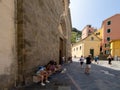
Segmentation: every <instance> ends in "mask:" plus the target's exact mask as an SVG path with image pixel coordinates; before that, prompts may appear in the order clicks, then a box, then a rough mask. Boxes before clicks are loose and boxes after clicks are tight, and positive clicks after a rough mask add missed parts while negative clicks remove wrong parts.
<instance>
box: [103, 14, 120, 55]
mask: <svg viewBox="0 0 120 90" xmlns="http://www.w3.org/2000/svg"><path fill="white" fill-rule="evenodd" d="M119 23H120V14H116V15H114V16H112V17H110V18H108V19H106V20H104V21H103V23H102V28H103V37H102V52H103V54H110V52H111V51H110V41H111V40H117V39H120V35H119V33H120V25H119Z"/></svg>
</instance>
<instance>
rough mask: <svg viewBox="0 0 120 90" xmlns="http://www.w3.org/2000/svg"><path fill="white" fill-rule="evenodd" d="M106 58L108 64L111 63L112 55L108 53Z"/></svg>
mask: <svg viewBox="0 0 120 90" xmlns="http://www.w3.org/2000/svg"><path fill="white" fill-rule="evenodd" d="M107 59H108V64H109V65H111V64H112V63H111V61H112V59H113V58H112V55H111V54H109V56H108V57H107Z"/></svg>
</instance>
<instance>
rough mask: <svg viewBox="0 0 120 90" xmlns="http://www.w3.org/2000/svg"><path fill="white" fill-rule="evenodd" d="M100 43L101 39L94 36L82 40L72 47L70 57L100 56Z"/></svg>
mask: <svg viewBox="0 0 120 90" xmlns="http://www.w3.org/2000/svg"><path fill="white" fill-rule="evenodd" d="M100 42H101V39H100V38H98V37H97V36H96V35H95V34H91V35H89V36H88V37H86V38H84V39H83V40H81V41H79V42H78V43H75V44H73V45H72V57H80V56H81V55H83V56H85V57H86V56H88V55H89V54H91V55H92V56H96V55H99V54H100Z"/></svg>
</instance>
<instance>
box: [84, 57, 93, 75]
mask: <svg viewBox="0 0 120 90" xmlns="http://www.w3.org/2000/svg"><path fill="white" fill-rule="evenodd" d="M91 62H92V58H91V55H88V57H87V58H86V68H85V73H86V74H89V73H90V69H91Z"/></svg>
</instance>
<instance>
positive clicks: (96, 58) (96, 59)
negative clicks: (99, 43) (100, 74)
mask: <svg viewBox="0 0 120 90" xmlns="http://www.w3.org/2000/svg"><path fill="white" fill-rule="evenodd" d="M94 59H95V63H96V64H98V60H99V57H98V56H95V58H94Z"/></svg>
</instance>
